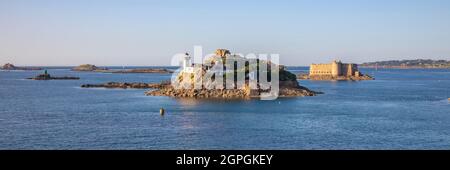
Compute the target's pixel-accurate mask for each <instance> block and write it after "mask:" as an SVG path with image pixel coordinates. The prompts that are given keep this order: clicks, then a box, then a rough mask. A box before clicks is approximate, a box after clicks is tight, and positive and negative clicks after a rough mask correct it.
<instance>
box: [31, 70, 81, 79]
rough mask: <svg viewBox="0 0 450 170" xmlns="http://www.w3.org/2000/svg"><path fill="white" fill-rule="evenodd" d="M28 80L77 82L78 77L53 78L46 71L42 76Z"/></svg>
mask: <svg viewBox="0 0 450 170" xmlns="http://www.w3.org/2000/svg"><path fill="white" fill-rule="evenodd" d="M27 79H30V80H79V79H80V78H79V77H70V76H63V77H54V76H51V75H50V74H48V72H47V70H45V71H44V73H43V74H39V75H37V76H36V77H32V78H27Z"/></svg>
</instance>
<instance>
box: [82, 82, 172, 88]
mask: <svg viewBox="0 0 450 170" xmlns="http://www.w3.org/2000/svg"><path fill="white" fill-rule="evenodd" d="M164 86H170V82H161V83H125V82H108V83H104V84H83V85H81V87H82V88H121V89H148V88H154V89H157V88H163V87H164Z"/></svg>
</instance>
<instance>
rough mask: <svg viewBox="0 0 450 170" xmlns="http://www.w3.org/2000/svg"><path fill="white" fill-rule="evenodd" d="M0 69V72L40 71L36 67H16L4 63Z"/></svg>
mask: <svg viewBox="0 0 450 170" xmlns="http://www.w3.org/2000/svg"><path fill="white" fill-rule="evenodd" d="M0 69H1V70H25V71H27V70H28V71H32V70H42V68H38V67H17V66H15V65H14V64H11V63H6V64H5V65H3V66H2V67H1V68H0Z"/></svg>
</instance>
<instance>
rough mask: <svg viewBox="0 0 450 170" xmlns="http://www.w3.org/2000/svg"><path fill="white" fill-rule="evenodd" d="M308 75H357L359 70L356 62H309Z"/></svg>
mask: <svg viewBox="0 0 450 170" xmlns="http://www.w3.org/2000/svg"><path fill="white" fill-rule="evenodd" d="M309 76H331V77H340V76H344V77H350V76H355V77H359V76H361V75H360V72H359V71H358V66H357V65H356V64H351V63H350V64H347V63H342V62H341V61H333V62H332V63H330V64H311V65H310V69H309Z"/></svg>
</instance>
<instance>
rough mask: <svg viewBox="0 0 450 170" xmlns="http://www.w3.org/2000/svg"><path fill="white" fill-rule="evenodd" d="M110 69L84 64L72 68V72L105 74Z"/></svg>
mask: <svg viewBox="0 0 450 170" xmlns="http://www.w3.org/2000/svg"><path fill="white" fill-rule="evenodd" d="M107 70H108V68H100V67H97V66H95V65H92V64H83V65H79V66H77V67H74V68H72V71H98V72H104V71H107Z"/></svg>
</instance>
